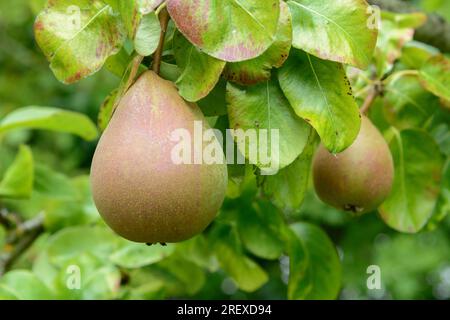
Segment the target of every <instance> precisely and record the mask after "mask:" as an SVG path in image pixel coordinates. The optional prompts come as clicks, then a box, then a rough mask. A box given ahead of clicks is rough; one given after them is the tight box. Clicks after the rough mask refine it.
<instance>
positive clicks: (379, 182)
mask: <svg viewBox="0 0 450 320" xmlns="http://www.w3.org/2000/svg"><path fill="white" fill-rule="evenodd" d="M393 177H394V165H393V160H392V155H391V152H390V150H389V147H388V145H387V143H386V141H385V140H384V138H383V136H382V135H381V133H380V132H379V131H378V129H377V128H376V127H375V126H374V125H373V124H372V122H371V121H370V120H369V119H368V118H366V117H365V116H363V117H362V121H361V129H360V132H359V134H358V136H357V138H356V140H355V141H354V142H353V144H352V145H351V146H350V147H349V148H347V149H346V150H344V151H343V152H341V153H339V154H336V155H333V154H331V153H330V152H329V151H328V150H326V149H325V148H324V147H323V145H320V146H319V148H318V150H317V152H316V154H315V156H314V161H313V179H314V187H315V189H316V192H317V194H318V196H319V198H320V199H322V201H324V202H326V203H328V204H329V205H331V206H333V207H335V208H338V209H341V210H345V211H351V212H353V213H355V214H363V213H366V212H369V211H372V210H374V209H376V208H377V207H378V206H379V205H380V204H381V203H382V202H383V201H384V200H385V199H386V198H387V196H388V195H389V193H390V191H391V188H392V183H393Z"/></svg>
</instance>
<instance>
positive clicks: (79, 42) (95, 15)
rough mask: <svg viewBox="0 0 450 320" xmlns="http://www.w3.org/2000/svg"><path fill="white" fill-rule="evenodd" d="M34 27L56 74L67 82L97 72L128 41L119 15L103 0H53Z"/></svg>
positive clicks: (37, 39)
mask: <svg viewBox="0 0 450 320" xmlns="http://www.w3.org/2000/svg"><path fill="white" fill-rule="evenodd" d="M34 31H35V36H36V41H37V43H38V45H39V46H40V48H41V49H42V51H43V52H44V54H45V56H46V57H47V59H48V60H49V61H50V68H51V69H52V71H53V73H54V74H55V76H56V78H58V80H60V81H61V82H63V83H66V84H70V83H74V82H77V81H79V80H81V79H83V78H85V77H87V76H89V75H91V74H93V73H95V72H97V71H98V70H99V69H100V68H101V67H102V66H103V64H104V63H105V61H106V59H107V58H108V57H109V56H111V55H113V54H116V53H117V52H118V51H119V50H120V48H121V46H122V44H123V42H124V41H125V31H124V28H123V25H122V23H121V21H120V20H119V18H118V16H117V15H116V14H115V13H114V12H113V10H112V8H111V7H110V6H109V5H108V4H106V3H104V2H103V1H100V0H93V1H86V0H75V1H74V0H70V1H69V0H54V1H50V2H49V3H48V6H47V7H46V8H45V9H44V10H43V11H42V12H41V13H40V14H39V15H38V16H37V18H36V22H35V24H34Z"/></svg>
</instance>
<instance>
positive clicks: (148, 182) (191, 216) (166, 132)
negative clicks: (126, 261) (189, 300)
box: [91, 71, 227, 243]
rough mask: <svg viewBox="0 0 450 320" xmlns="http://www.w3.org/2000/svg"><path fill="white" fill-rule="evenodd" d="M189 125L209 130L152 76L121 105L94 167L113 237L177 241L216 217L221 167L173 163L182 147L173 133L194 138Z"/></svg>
mask: <svg viewBox="0 0 450 320" xmlns="http://www.w3.org/2000/svg"><path fill="white" fill-rule="evenodd" d="M194 121H202V125H203V129H204V130H206V129H208V128H209V126H208V124H207V122H206V120H205V119H204V118H203V115H202V113H201V111H200V110H199V109H198V107H197V106H196V105H195V104H192V103H187V102H185V101H184V100H183V99H182V98H181V97H180V95H179V94H178V91H177V89H176V87H175V86H174V85H173V83H171V82H169V81H166V80H164V79H162V78H160V77H159V76H158V75H157V74H156V73H154V72H153V71H146V72H144V73H143V74H142V75H141V76H140V77H139V79H138V80H137V81H136V82H135V83H134V84H133V85H132V87H131V88H130V89H129V90H128V92H127V93H126V94H125V96H124V97H123V98H122V100H121V101H120V103H119V106H118V107H117V109H116V111H115V113H114V115H113V116H112V119H111V121H110V123H109V124H108V127H107V128H106V130H105V132H104V133H103V135H102V137H101V138H100V141H99V143H98V146H97V149H96V151H95V154H94V158H93V160H92V167H91V184H92V192H93V198H94V202H95V204H96V206H97V209H98V211H99V212H100V214H101V216H102V217H103V219H104V220H105V222H106V223H107V224H108V225H109V226H110V227H111V228H112V229H113V230H114V231H115V232H116V233H117V234H119V235H121V236H122V237H124V238H126V239H129V240H132V241H135V242H145V243H157V242H160V243H166V242H178V241H182V240H186V239H189V238H191V237H193V236H194V235H196V234H198V233H201V232H202V231H203V230H204V229H205V228H206V227H207V226H208V224H209V223H211V221H212V220H213V219H214V218H215V216H216V214H217V212H218V210H219V208H220V206H221V204H222V202H223V199H224V197H225V192H226V187H227V166H226V163H225V162H224V161H223V162H221V163H220V164H205V163H202V164H176V163H174V161H173V158H172V150H173V148H174V147H175V146H176V145H177V144H178V143H179V142H178V141H173V139H171V134H172V133H173V132H174V130H177V129H180V128H182V129H186V130H187V131H188V132H189V133H190V136H191V137H192V139H193V137H194ZM221 152H222V155H223V151H222V150H221Z"/></svg>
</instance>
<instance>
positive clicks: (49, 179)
mask: <svg viewBox="0 0 450 320" xmlns="http://www.w3.org/2000/svg"><path fill="white" fill-rule="evenodd" d="M34 190H35V191H36V192H39V193H40V194H43V195H46V196H49V197H52V198H58V199H72V198H74V197H75V196H76V195H77V190H76V189H75V188H74V186H73V185H72V182H71V180H70V179H69V177H67V176H65V175H64V174H62V173H59V172H56V171H54V170H52V169H51V168H50V167H47V166H45V165H42V164H37V165H36V166H35V176H34Z"/></svg>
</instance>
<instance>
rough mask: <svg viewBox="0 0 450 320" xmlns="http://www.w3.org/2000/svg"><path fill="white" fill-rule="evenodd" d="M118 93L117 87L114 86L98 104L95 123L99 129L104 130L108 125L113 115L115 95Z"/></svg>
mask: <svg viewBox="0 0 450 320" xmlns="http://www.w3.org/2000/svg"><path fill="white" fill-rule="evenodd" d="M118 94H119V89H118V88H116V89H114V90H113V91H111V93H110V94H109V95H108V96H107V97H106V98H105V100H103V102H102V104H101V105H100V110H99V112H98V117H97V124H98V127H99V128H100V131H102V132H103V131H105V129H106V127H107V126H108V123H109V121H110V120H111V117H112V115H113V111H114V105H115V103H116V100H117V95H118Z"/></svg>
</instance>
